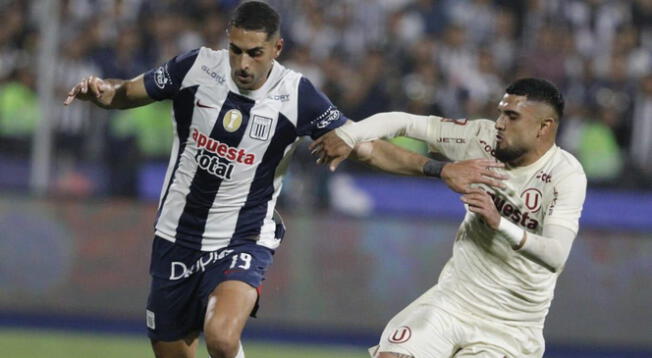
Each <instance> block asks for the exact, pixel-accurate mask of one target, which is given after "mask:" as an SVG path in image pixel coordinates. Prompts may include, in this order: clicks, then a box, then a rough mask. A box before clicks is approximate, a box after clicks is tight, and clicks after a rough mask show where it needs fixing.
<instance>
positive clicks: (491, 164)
mask: <svg viewBox="0 0 652 358" xmlns="http://www.w3.org/2000/svg"><path fill="white" fill-rule="evenodd" d="M482 164H483V165H484V166H485V167H487V168H504V167H505V163H503V162H498V161H495V160H493V159H485V161H484V162H483V163H482Z"/></svg>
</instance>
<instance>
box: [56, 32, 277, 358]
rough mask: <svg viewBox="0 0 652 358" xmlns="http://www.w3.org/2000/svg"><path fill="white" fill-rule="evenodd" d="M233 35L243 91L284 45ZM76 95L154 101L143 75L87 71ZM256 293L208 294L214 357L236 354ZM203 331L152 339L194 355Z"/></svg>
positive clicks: (234, 287) (233, 59) (254, 35)
mask: <svg viewBox="0 0 652 358" xmlns="http://www.w3.org/2000/svg"><path fill="white" fill-rule="evenodd" d="M228 36H229V63H230V65H231V78H232V79H233V82H234V83H235V84H236V86H237V87H238V88H239V89H240V90H241V91H253V90H256V89H259V88H260V87H262V86H263V84H264V83H265V81H266V80H267V77H268V76H269V73H270V72H271V70H272V66H273V65H274V60H275V59H276V58H277V57H278V56H279V55H280V54H281V51H282V50H283V39H282V38H281V37H280V35H279V34H278V33H276V34H272V35H271V36H268V35H267V33H265V32H264V31H252V30H245V29H241V28H238V27H232V28H230V29H229V31H228ZM75 99H79V100H82V101H89V102H92V103H94V104H95V105H97V106H99V107H102V108H106V109H126V108H134V107H139V106H144V105H146V104H149V103H152V102H154V100H153V99H151V98H150V97H149V95H148V94H147V91H146V89H145V82H144V80H143V75H140V76H137V77H135V78H133V79H130V80H118V79H102V78H99V77H97V76H89V77H87V78H84V79H83V80H81V81H80V82H79V83H77V84H76V85H75V86H74V87H73V88H72V89H71V90H70V91H69V92H68V97H67V98H66V99H65V101H64V105H69V104H71V103H72V102H73V101H74V100H75ZM257 298H258V293H257V291H256V289H255V288H254V287H252V286H250V285H248V284H246V283H244V282H241V281H224V282H222V283H220V284H219V285H218V286H217V287H216V288H215V289H214V290H213V292H212V293H211V294H210V296H209V300H208V305H207V308H206V316H205V319H204V327H203V328H204V336H205V338H206V345H207V348H208V352H209V354H210V355H211V357H212V358H232V357H235V355H236V354H237V352H238V349H239V345H240V336H241V334H242V330H243V328H244V326H245V324H246V322H247V319H248V317H249V313H250V312H251V311H252V309H253V308H254V305H255V303H256V299H257ZM198 337H199V332H191V333H190V334H188V335H187V336H186V337H183V338H181V339H178V340H176V341H170V342H163V341H156V340H152V342H151V343H152V349H153V350H154V354H155V355H156V357H157V358H192V357H194V356H195V352H196V350H197V344H198Z"/></svg>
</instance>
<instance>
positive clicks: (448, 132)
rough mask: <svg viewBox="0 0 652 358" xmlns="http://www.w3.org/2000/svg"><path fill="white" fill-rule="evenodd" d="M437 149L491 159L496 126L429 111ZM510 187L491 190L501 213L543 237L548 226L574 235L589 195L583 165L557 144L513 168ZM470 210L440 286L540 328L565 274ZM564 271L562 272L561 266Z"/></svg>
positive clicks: (474, 305) (484, 310)
mask: <svg viewBox="0 0 652 358" xmlns="http://www.w3.org/2000/svg"><path fill="white" fill-rule="evenodd" d="M427 121H428V125H427V135H426V136H424V139H426V140H427V142H428V145H429V148H430V150H431V151H433V152H436V153H440V154H442V155H443V156H445V157H447V158H448V159H450V160H454V161H457V160H464V159H475V158H493V157H494V154H493V153H494V148H495V142H496V129H495V127H494V125H495V123H494V122H493V121H490V120H484V119H480V120H473V121H468V120H451V119H446V118H440V117H435V116H430V117H428V119H427ZM505 172H506V173H507V174H508V175H509V179H507V180H506V185H507V189H504V190H490V195H491V196H492V198H493V200H494V203H495V205H496V208H497V209H498V211H499V213H500V214H501V216H502V217H504V218H507V219H509V220H510V221H512V222H513V223H514V224H516V225H518V226H520V227H522V228H523V229H524V230H527V231H528V232H532V233H535V234H538V235H541V234H542V232H543V228H544V226H546V225H558V226H562V227H564V228H567V229H569V230H571V231H573V232H574V233H577V231H578V227H579V225H578V221H579V218H580V214H581V211H582V206H583V203H584V197H585V192H586V176H585V174H584V171H583V169H582V166H581V165H580V163H579V162H578V161H577V160H576V159H575V158H574V157H573V156H572V155H571V154H570V153H568V152H566V151H565V150H562V149H561V148H559V147H557V146H556V145H554V146H553V147H551V148H550V149H549V150H548V151H547V152H546V153H545V154H544V155H543V156H542V157H541V158H539V159H538V160H537V161H536V162H534V163H532V164H530V165H528V166H525V167H517V168H507V169H506V170H505ZM498 235H501V234H499V233H497V232H496V231H494V230H492V229H490V228H489V227H488V226H486V225H485V224H484V223H483V222H482V221H481V219H480V217H479V216H477V215H476V214H474V213H472V212H470V211H468V210H467V212H466V216H465V218H464V221H463V222H462V224H461V226H460V228H459V231H458V232H457V237H456V240H455V243H454V246H453V256H452V258H451V259H450V260H449V261H448V263H447V264H446V266H445V267H444V269H443V271H442V273H441V275H440V277H439V282H438V284H437V288H436V289H437V291H439V293H440V294H442V295H444V296H447V297H448V298H450V299H449V300H445V301H446V302H452V303H453V304H454V305H459V306H458V307H452V308H454V309H457V308H461V309H463V310H465V311H470V312H471V313H474V314H477V315H481V316H483V317H486V318H488V319H492V320H493V319H495V320H499V321H501V322H503V323H504V322H507V323H510V324H515V325H525V326H536V327H542V326H543V322H544V320H545V317H546V315H547V313H548V309H549V307H550V303H551V301H552V298H553V291H554V288H555V284H556V280H557V277H558V275H559V271H558V272H557V273H553V272H551V271H549V270H547V269H546V268H544V267H543V266H541V265H539V264H537V263H535V262H533V261H531V260H529V259H527V258H526V257H524V256H523V255H521V254H520V253H518V252H515V251H514V250H513V249H512V248H511V247H510V246H509V244H508V242H507V240H504V239H503V238H500V237H498ZM560 271H561V270H560Z"/></svg>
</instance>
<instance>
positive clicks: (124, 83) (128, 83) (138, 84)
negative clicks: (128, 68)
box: [93, 75, 154, 109]
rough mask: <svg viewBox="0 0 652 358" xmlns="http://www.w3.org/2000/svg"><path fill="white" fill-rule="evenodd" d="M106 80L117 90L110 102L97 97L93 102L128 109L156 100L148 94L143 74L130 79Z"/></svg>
mask: <svg viewBox="0 0 652 358" xmlns="http://www.w3.org/2000/svg"><path fill="white" fill-rule="evenodd" d="M104 82H105V83H106V84H107V85H109V86H111V87H112V88H113V90H115V92H114V95H113V97H112V98H111V101H110V103H109V104H103V103H101V102H99V101H98V100H97V99H93V102H94V103H95V104H96V105H98V106H100V107H102V108H105V109H128V108H134V107H140V106H144V105H146V104H149V103H152V102H153V101H154V100H153V99H151V98H150V97H149V96H148V95H147V91H146V90H145V85H144V82H143V76H142V75H140V76H138V77H135V78H132V79H129V80H121V79H115V78H109V79H104Z"/></svg>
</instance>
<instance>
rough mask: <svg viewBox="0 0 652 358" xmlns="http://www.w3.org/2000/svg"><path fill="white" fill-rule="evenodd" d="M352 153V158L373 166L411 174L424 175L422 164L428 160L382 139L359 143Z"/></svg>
mask: <svg viewBox="0 0 652 358" xmlns="http://www.w3.org/2000/svg"><path fill="white" fill-rule="evenodd" d="M353 154H354V155H353V158H354V159H356V160H358V161H360V162H362V163H365V164H367V165H369V166H371V167H373V168H376V169H379V170H382V171H385V172H388V173H392V174H399V175H411V176H421V175H424V171H423V168H424V165H425V164H426V163H427V162H428V161H429V160H430V159H428V158H427V157H425V156H423V155H420V154H417V153H414V152H411V151H409V150H406V149H403V148H401V147H399V146H397V145H394V144H392V143H389V142H387V141H384V140H376V141H373V142H365V143H360V144H358V145H357V146H356V147H355V150H354V151H353Z"/></svg>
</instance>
